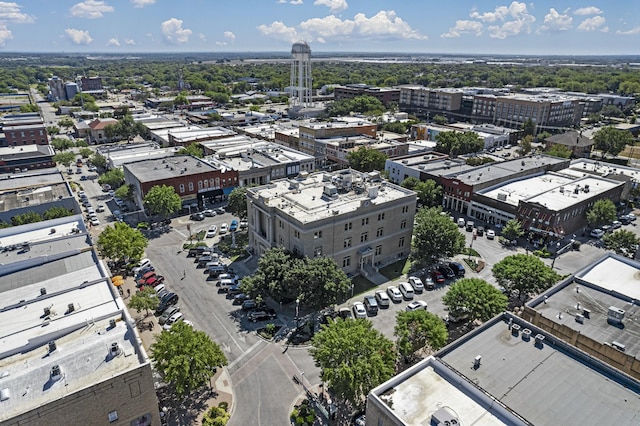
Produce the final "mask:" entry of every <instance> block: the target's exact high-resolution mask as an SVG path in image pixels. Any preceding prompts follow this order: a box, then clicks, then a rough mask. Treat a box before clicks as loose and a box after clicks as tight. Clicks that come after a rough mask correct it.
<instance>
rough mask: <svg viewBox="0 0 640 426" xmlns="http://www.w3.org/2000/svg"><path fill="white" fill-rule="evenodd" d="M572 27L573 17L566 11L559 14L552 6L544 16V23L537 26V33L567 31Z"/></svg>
mask: <svg viewBox="0 0 640 426" xmlns="http://www.w3.org/2000/svg"><path fill="white" fill-rule="evenodd" d="M572 27H573V18H572V17H571V16H569V15H568V14H567V13H564V14H562V15H561V14H560V13H558V11H557V10H555V9H554V8H551V9H549V13H547V14H546V15H545V16H544V24H542V25H541V26H540V28H538V33H543V32H559V31H567V30H570V29H571V28H572Z"/></svg>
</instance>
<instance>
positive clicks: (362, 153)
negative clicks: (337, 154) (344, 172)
mask: <svg viewBox="0 0 640 426" xmlns="http://www.w3.org/2000/svg"><path fill="white" fill-rule="evenodd" d="M387 158H389V157H387V155H386V154H384V153H382V152H380V151H378V150H377V149H373V148H368V147H366V146H361V147H360V148H358V149H357V150H354V151H351V152H349V153H348V154H347V161H349V166H351V167H352V168H354V169H356V170H359V171H361V172H372V171H374V170H384V165H385V162H386V161H387Z"/></svg>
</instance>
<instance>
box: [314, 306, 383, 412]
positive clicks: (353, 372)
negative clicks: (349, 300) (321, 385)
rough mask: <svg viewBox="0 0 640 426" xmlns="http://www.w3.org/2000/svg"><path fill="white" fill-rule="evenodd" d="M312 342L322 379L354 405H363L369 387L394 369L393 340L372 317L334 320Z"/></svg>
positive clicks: (375, 384)
mask: <svg viewBox="0 0 640 426" xmlns="http://www.w3.org/2000/svg"><path fill="white" fill-rule="evenodd" d="M312 344H313V347H312V348H311V349H309V353H310V354H311V357H312V358H313V359H314V361H315V363H316V365H318V366H319V367H320V377H321V379H322V381H323V382H325V383H327V384H328V385H329V387H330V388H331V389H332V390H333V391H334V392H335V394H336V395H338V396H339V397H340V398H342V399H345V400H347V401H349V402H351V403H352V404H353V405H354V406H355V407H362V406H363V404H364V399H365V397H366V396H367V394H368V393H369V391H370V390H371V389H373V388H374V387H376V386H378V385H379V384H381V383H383V382H385V381H387V380H389V379H390V378H391V377H392V376H393V374H394V373H395V368H394V367H395V359H396V354H395V351H394V349H393V343H392V342H391V341H390V340H389V339H387V338H386V337H384V335H382V333H380V332H379V331H377V330H375V329H374V328H373V325H372V324H371V321H368V320H365V319H357V320H354V321H343V320H337V321H333V322H331V323H329V324H328V325H323V326H322V330H321V331H320V332H318V333H316V335H315V336H314V337H313V339H312Z"/></svg>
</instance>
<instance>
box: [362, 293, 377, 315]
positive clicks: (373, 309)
mask: <svg viewBox="0 0 640 426" xmlns="http://www.w3.org/2000/svg"><path fill="white" fill-rule="evenodd" d="M364 307H365V308H366V309H367V313H368V314H369V315H377V314H378V301H377V300H376V298H375V296H365V297H364Z"/></svg>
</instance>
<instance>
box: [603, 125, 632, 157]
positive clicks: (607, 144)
mask: <svg viewBox="0 0 640 426" xmlns="http://www.w3.org/2000/svg"><path fill="white" fill-rule="evenodd" d="M593 141H594V148H595V149H597V150H599V151H600V152H601V153H602V156H603V157H604V156H605V155H607V154H611V155H613V156H616V155H618V154H619V153H620V152H622V151H623V150H624V148H625V147H626V146H627V145H633V135H631V133H630V132H628V131H627V130H620V129H616V128H615V127H612V126H606V127H603V128H602V129H600V130H598V131H597V132H595V133H594V134H593Z"/></svg>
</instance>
